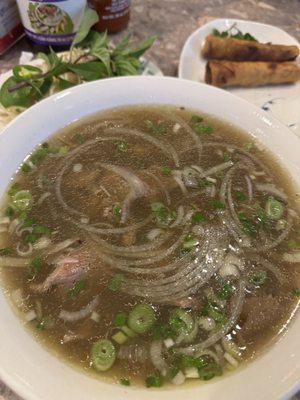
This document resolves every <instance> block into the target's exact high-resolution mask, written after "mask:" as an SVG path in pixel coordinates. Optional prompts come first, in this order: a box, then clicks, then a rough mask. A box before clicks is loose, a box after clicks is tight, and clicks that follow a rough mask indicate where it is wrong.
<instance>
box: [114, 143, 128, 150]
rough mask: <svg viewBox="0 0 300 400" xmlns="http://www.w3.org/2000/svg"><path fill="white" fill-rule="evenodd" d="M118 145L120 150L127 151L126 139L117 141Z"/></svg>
mask: <svg viewBox="0 0 300 400" xmlns="http://www.w3.org/2000/svg"><path fill="white" fill-rule="evenodd" d="M116 147H117V150H118V151H121V152H125V151H127V144H126V142H124V141H121V142H117V143H116Z"/></svg>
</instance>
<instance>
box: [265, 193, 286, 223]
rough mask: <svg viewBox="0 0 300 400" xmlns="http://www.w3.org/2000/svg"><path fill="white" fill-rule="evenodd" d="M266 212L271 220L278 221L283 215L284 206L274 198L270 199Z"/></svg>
mask: <svg viewBox="0 0 300 400" xmlns="http://www.w3.org/2000/svg"><path fill="white" fill-rule="evenodd" d="M265 210H266V214H267V216H268V217H269V218H270V219H272V220H275V221H278V220H279V219H280V218H281V217H282V215H283V212H284V206H283V204H282V203H281V202H280V201H278V200H276V199H274V198H273V197H269V198H268V200H267V202H266V207H265Z"/></svg>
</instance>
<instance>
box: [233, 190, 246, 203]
mask: <svg viewBox="0 0 300 400" xmlns="http://www.w3.org/2000/svg"><path fill="white" fill-rule="evenodd" d="M235 197H236V199H237V200H238V201H244V200H246V199H247V196H246V195H245V193H243V192H241V191H239V190H237V191H236V192H235Z"/></svg>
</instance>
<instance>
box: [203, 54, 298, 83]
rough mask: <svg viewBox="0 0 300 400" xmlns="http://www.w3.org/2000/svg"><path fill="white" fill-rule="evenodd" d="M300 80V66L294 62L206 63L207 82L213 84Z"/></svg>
mask: <svg viewBox="0 0 300 400" xmlns="http://www.w3.org/2000/svg"><path fill="white" fill-rule="evenodd" d="M298 80H300V68H299V67H298V66H297V65H296V64H295V63H293V62H282V63H275V62H263V61H258V62H251V61H249V62H247V61H245V62H237V61H227V60H222V61H221V60H213V61H208V62H207V64H206V72H205V82H206V83H209V84H211V85H213V86H218V87H228V86H242V87H251V86H263V85H276V84H280V83H292V82H296V81H298Z"/></svg>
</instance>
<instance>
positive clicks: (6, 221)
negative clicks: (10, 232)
mask: <svg viewBox="0 0 300 400" xmlns="http://www.w3.org/2000/svg"><path fill="white" fill-rule="evenodd" d="M9 223H10V219H9V217H2V218H1V219H0V225H8V224H9Z"/></svg>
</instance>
